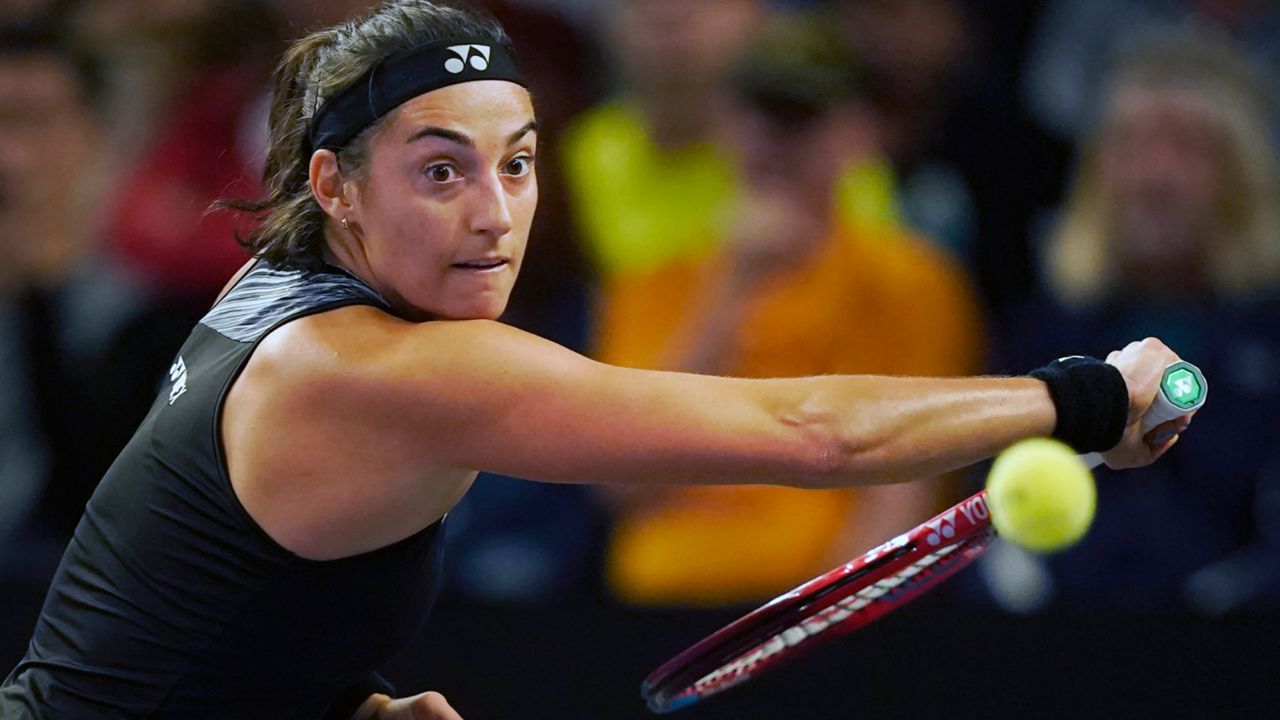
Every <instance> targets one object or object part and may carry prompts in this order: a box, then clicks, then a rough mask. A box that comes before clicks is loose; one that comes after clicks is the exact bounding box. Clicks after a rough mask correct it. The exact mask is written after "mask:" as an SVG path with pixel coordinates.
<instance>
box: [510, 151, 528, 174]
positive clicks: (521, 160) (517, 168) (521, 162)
mask: <svg viewBox="0 0 1280 720" xmlns="http://www.w3.org/2000/svg"><path fill="white" fill-rule="evenodd" d="M532 169H533V158H532V157H530V156H528V155H522V156H520V157H518V158H512V159H511V160H510V161H508V162H507V167H506V173H507V174H508V175H511V176H513V177H524V176H525V175H528V174H529V171H530V170H532Z"/></svg>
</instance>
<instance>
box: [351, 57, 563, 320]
mask: <svg viewBox="0 0 1280 720" xmlns="http://www.w3.org/2000/svg"><path fill="white" fill-rule="evenodd" d="M536 149H537V127H536V125H535V123H534V114H533V105H532V102H531V101H530V97H529V93H528V91H526V90H525V89H524V88H522V87H520V86H519V85H516V84H515V83H511V82H505V81H500V80H483V81H473V82H467V83H461V84H458V85H452V86H449V87H445V88H441V89H439V90H433V91H431V92H428V93H425V94H423V95H420V96H418V97H417V98H414V99H413V100H410V101H409V102H407V103H405V104H404V105H402V106H400V107H399V108H397V109H396V110H395V111H394V112H392V113H391V114H390V115H389V116H388V117H387V118H386V120H385V121H384V122H383V124H382V127H380V128H379V129H378V130H377V131H375V133H374V135H373V137H372V138H371V139H370V144H369V152H368V155H367V158H366V163H365V166H364V167H363V169H362V171H361V172H360V174H359V177H358V178H355V179H353V180H348V181H346V182H345V183H344V187H345V189H346V190H347V192H348V194H349V199H350V208H349V212H348V214H347V218H348V222H349V226H350V230H342V229H338V225H337V223H334V222H333V221H332V220H331V229H332V230H333V231H334V232H336V233H337V234H338V236H339V238H340V242H343V243H346V244H348V245H350V247H351V249H352V251H353V252H354V253H355V254H356V255H357V256H358V260H357V262H358V263H359V264H360V265H361V266H362V267H364V268H366V269H367V270H368V272H369V274H371V275H372V276H373V277H372V282H373V285H374V287H375V288H376V289H377V290H378V291H379V292H381V293H382V295H383V296H384V297H386V298H387V299H388V300H389V301H390V302H391V303H392V304H393V306H395V307H396V308H397V309H398V310H400V311H401V312H402V313H403V314H405V315H406V316H407V317H410V318H413V319H429V318H442V319H456V320H462V319H496V318H497V317H498V316H499V315H501V314H502V311H503V310H504V309H505V308H506V305H507V298H508V297H509V296H510V294H511V289H512V286H513V285H514V284H515V281H516V275H517V274H518V273H519V271H520V264H521V261H522V260H523V258H524V250H525V244H526V242H527V241H528V239H529V226H530V223H532V221H533V213H534V209H535V208H536V207H537V204H538V183H537V179H536V176H535V173H534V154H535V152H536ZM340 219H341V218H338V221H340ZM360 256H362V257H360Z"/></svg>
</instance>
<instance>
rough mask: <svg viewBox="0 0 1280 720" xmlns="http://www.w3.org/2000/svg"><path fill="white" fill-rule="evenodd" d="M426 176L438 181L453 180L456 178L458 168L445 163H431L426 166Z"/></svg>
mask: <svg viewBox="0 0 1280 720" xmlns="http://www.w3.org/2000/svg"><path fill="white" fill-rule="evenodd" d="M427 177H429V178H431V179H432V180H434V181H436V182H438V183H447V182H453V181H454V180H457V179H458V169H457V168H455V167H454V166H452V165H448V164H446V163H441V164H439V165H432V166H431V167H429V168H427Z"/></svg>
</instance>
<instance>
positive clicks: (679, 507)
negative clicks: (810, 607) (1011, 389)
mask: <svg viewBox="0 0 1280 720" xmlns="http://www.w3.org/2000/svg"><path fill="white" fill-rule="evenodd" d="M718 267H719V264H718V263H717V258H715V257H711V258H707V259H705V260H703V261H701V262H693V261H683V262H676V263H670V264H667V265H665V266H663V267H660V268H658V269H657V270H654V271H652V272H647V273H631V274H628V273H619V274H617V275H615V276H613V277H611V278H609V279H608V284H607V286H606V287H605V289H604V293H603V305H602V308H601V313H600V322H599V323H598V334H599V335H598V356H599V358H600V359H601V360H603V361H604V362H608V363H612V364H617V365H625V366H631V367H657V364H658V362H659V358H660V357H662V356H663V354H664V353H665V352H666V351H667V350H668V348H669V347H670V344H671V343H672V341H673V339H674V338H675V336H676V335H677V334H678V333H679V332H680V329H681V327H682V325H683V324H684V323H685V322H687V314H688V312H689V308H691V307H694V306H695V305H696V302H697V298H698V294H699V292H700V291H701V289H702V288H703V287H705V285H706V283H708V282H711V281H713V278H714V274H715V273H716V272H717V268H718ZM981 352H982V331H981V324H980V320H979V315H978V311H977V306H976V302H975V300H974V295H973V293H972V291H971V290H970V288H969V287H968V285H967V282H966V280H965V278H964V276H963V274H962V272H961V271H960V269H959V267H958V266H957V265H956V264H955V263H953V262H952V261H950V260H949V259H948V258H947V257H945V256H944V255H943V254H942V253H941V252H940V251H938V250H937V249H936V248H934V247H933V246H931V245H929V244H928V243H925V242H923V241H920V240H918V239H916V238H913V237H910V236H906V235H904V234H900V233H896V232H895V233H881V234H880V235H878V236H875V237H871V236H867V235H865V234H864V235H863V236H860V237H853V236H851V235H849V234H847V233H838V234H836V235H834V236H833V237H831V238H830V239H829V240H828V241H827V243H826V244H825V245H824V246H823V247H822V248H821V249H820V250H818V251H817V252H816V253H815V256H814V257H813V258H811V259H810V261H809V262H806V263H805V264H803V266H800V267H796V268H792V269H788V270H785V271H780V272H779V273H778V274H777V275H775V276H774V277H772V278H770V279H769V280H768V281H767V282H766V284H765V285H764V286H762V288H761V289H760V290H759V291H758V292H757V294H756V296H755V297H753V298H751V299H750V301H749V305H748V309H747V313H746V316H745V321H744V322H743V323H742V324H741V330H740V331H739V333H738V336H737V338H736V341H735V342H734V349H733V353H732V355H733V360H732V363H731V368H730V370H729V372H727V373H726V374H730V375H736V376H745V377H785V376H802V375H818V374H828V373H839V374H896V375H926V376H944V375H965V374H970V373H972V372H974V371H975V370H977V368H978V367H979V363H980V359H981V358H980V356H981ZM856 493H857V491H853V490H825V491H813V490H796V489H791V488H778V487H763V486H734V487H698V488H673V489H671V490H669V492H668V495H667V496H666V497H664V498H663V500H662V501H661V502H659V503H657V504H656V506H655V507H649V508H641V509H639V510H636V511H634V512H630V513H624V515H623V516H622V517H621V518H620V519H619V522H618V523H617V525H616V528H615V530H614V534H613V537H612V540H611V543H610V548H609V554H608V561H607V562H608V576H609V581H610V583H611V585H612V587H613V588H614V590H615V591H616V592H617V593H618V595H619V596H621V597H622V598H623V599H626V600H630V601H633V602H639V603H659V604H661V603H695V604H699V603H700V604H708V603H726V602H739V601H744V600H752V599H757V598H760V597H766V596H769V595H772V594H775V593H777V592H781V591H783V590H786V589H787V588H788V587H790V586H792V585H795V584H797V583H799V582H802V581H804V580H806V579H808V578H809V577H811V576H812V575H814V574H816V573H818V572H820V571H822V570H825V569H827V568H826V567H823V563H824V562H827V561H828V560H829V553H830V552H831V551H832V549H833V543H834V540H835V538H836V536H837V535H838V533H839V532H840V530H841V528H842V527H843V525H844V523H845V522H846V521H847V519H848V517H849V514H850V512H851V511H852V509H853V505H852V503H853V501H854V500H855V498H856Z"/></svg>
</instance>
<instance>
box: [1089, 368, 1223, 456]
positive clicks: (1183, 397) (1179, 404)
mask: <svg viewBox="0 0 1280 720" xmlns="http://www.w3.org/2000/svg"><path fill="white" fill-rule="evenodd" d="M1208 396H1209V384H1208V383H1207V382H1205V379H1204V373H1202V372H1200V368H1198V367H1196V366H1195V365H1192V364H1191V363H1189V362H1187V361H1185V360H1179V361H1178V362H1176V363H1172V364H1171V365H1169V366H1168V367H1166V368H1165V369H1164V374H1163V375H1162V376H1161V377H1160V392H1158V393H1156V399H1155V402H1153V403H1151V407H1150V408H1148V409H1147V412H1146V413H1145V414H1143V416H1142V432H1143V433H1144V434H1145V433H1147V432H1150V431H1151V429H1152V428H1154V427H1155V426H1157V425H1160V424H1161V423H1166V422H1169V421H1170V420H1176V419H1177V418H1180V417H1182V416H1183V415H1188V414H1190V413H1193V412H1195V411H1196V410H1199V409H1200V407H1201V406H1202V405H1204V401H1205V398H1206V397H1208ZM1080 459H1081V460H1083V461H1084V464H1085V465H1087V466H1089V469H1091V470H1092V469H1093V468H1096V467H1098V466H1099V465H1101V464H1102V453H1096V452H1092V453H1088V454H1087V455H1081V456H1080Z"/></svg>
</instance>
